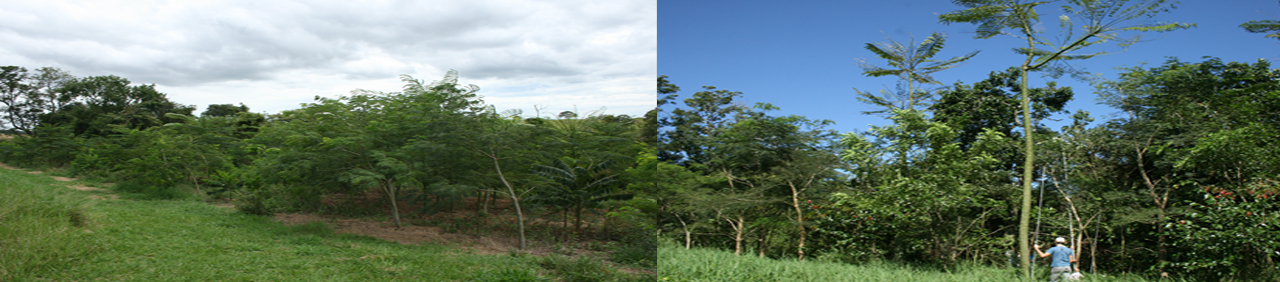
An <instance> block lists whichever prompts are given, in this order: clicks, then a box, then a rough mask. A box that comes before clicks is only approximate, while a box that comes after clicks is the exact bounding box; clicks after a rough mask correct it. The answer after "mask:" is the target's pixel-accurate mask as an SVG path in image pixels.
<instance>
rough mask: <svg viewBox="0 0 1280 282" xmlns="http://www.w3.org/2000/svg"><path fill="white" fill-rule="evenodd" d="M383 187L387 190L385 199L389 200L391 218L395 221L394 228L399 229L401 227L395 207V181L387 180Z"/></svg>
mask: <svg viewBox="0 0 1280 282" xmlns="http://www.w3.org/2000/svg"><path fill="white" fill-rule="evenodd" d="M383 185H384V187H386V190H387V199H388V200H391V218H393V219H395V221H396V228H401V227H403V226H401V225H400V209H399V208H398V207H396V181H395V180H394V179H387V183H384V184H383Z"/></svg>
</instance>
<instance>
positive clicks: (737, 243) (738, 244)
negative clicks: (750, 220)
mask: <svg viewBox="0 0 1280 282" xmlns="http://www.w3.org/2000/svg"><path fill="white" fill-rule="evenodd" d="M726 220H728V221H729V225H731V226H733V231H734V234H733V254H734V255H738V256H741V255H742V238H743V233H744V232H746V230H745V226H743V224H744V223H745V222H746V221H747V219H746V218H744V217H743V216H741V215H739V216H738V221H737V222H734V221H733V220H732V219H726Z"/></svg>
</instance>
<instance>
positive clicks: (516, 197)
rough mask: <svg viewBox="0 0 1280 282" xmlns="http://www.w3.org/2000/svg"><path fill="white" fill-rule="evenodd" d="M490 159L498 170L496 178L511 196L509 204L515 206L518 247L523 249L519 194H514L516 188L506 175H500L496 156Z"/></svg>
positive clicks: (500, 170)
mask: <svg viewBox="0 0 1280 282" xmlns="http://www.w3.org/2000/svg"><path fill="white" fill-rule="evenodd" d="M490 159H493V169H494V170H495V171H497V172H498V179H500V180H502V185H505V186H507V195H509V196H511V204H513V205H515V207H516V226H517V227H518V229H519V231H520V249H521V250H524V249H525V248H526V247H527V244H526V243H525V237H524V211H521V210H520V196H519V195H516V188H515V187H511V182H507V177H506V176H503V175H502V165H499V164H498V158H497V157H496V156H494V155H491V156H490Z"/></svg>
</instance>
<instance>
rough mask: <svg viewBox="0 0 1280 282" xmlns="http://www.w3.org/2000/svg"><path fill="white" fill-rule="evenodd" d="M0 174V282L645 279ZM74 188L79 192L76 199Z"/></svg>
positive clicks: (587, 264) (587, 261)
mask: <svg viewBox="0 0 1280 282" xmlns="http://www.w3.org/2000/svg"><path fill="white" fill-rule="evenodd" d="M94 185H95V184H94V183H87V182H83V181H71V182H65V181H58V180H54V179H52V178H50V177H49V176H47V175H37V174H28V173H25V172H21V171H14V170H8V169H0V281H75V280H95V281H96V280H99V279H102V280H107V281H394V280H409V281H653V279H654V277H653V276H652V275H631V274H625V273H621V272H619V271H618V270H616V269H614V268H611V267H608V266H605V265H602V264H601V263H599V259H596V258H568V257H558V256H551V257H537V256H530V255H522V254H503V255H478V254H472V253H468V252H465V251H461V250H459V249H456V248H451V247H446V246H436V245H418V246H409V245H402V244H398V243H393V242H387V241H383V240H379V239H375V238H370V237H364V236H356V235H347V234H334V232H333V231H332V230H331V229H330V228H329V227H327V226H325V225H324V224H323V223H311V224H305V225H296V226H283V225H281V224H279V223H277V222H275V221H274V220H272V219H271V218H269V217H263V216H253V215H246V214H241V213H237V212H235V211H234V209H232V208H225V207H215V206H211V205H208V204H205V203H203V202H199V201H195V200H168V201H157V200H141V199H140V198H142V197H143V196H141V195H133V194H127V193H119V192H115V191H109V190H88V187H90V186H94ZM69 187H77V188H81V189H85V190H83V191H82V190H76V189H71V188H69Z"/></svg>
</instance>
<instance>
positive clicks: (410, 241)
mask: <svg viewBox="0 0 1280 282" xmlns="http://www.w3.org/2000/svg"><path fill="white" fill-rule="evenodd" d="M275 218H276V220H277V221H280V222H281V223H283V224H285V225H297V224H305V223H309V222H316V221H320V222H324V223H326V224H328V225H329V227H331V228H333V230H334V232H337V233H343V234H357V235H365V236H371V237H374V238H379V239H383V240H387V241H392V242H397V243H401V244H405V245H417V244H422V243H432V244H439V245H450V246H457V247H459V248H462V249H465V250H468V251H471V252H475V253H478V254H487V255H492V254H504V253H507V252H508V251H509V250H514V249H516V247H518V246H519V245H520V242H519V241H518V239H514V238H507V237H505V236H476V235H468V234H458V233H448V232H445V231H444V229H443V228H440V227H435V226H417V225H407V224H406V225H405V226H404V227H401V228H396V226H395V224H394V223H390V222H379V221H370V220H362V219H341V218H327V217H322V216H318V215H314V214H305V213H279V214H276V215H275Z"/></svg>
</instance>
